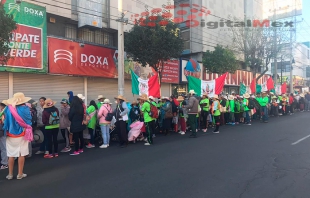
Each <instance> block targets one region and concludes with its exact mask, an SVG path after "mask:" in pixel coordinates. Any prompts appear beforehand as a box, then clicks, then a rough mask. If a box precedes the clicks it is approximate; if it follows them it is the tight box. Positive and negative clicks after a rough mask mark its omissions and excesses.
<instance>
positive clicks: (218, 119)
mask: <svg viewBox="0 0 310 198" xmlns="http://www.w3.org/2000/svg"><path fill="white" fill-rule="evenodd" d="M214 121H215V125H216V128H215V129H214V132H218V131H219V130H220V125H221V121H220V116H214Z"/></svg>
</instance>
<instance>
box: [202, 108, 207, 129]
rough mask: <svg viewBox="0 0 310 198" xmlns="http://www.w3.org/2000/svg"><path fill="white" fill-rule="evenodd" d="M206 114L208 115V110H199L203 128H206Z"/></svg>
mask: <svg viewBox="0 0 310 198" xmlns="http://www.w3.org/2000/svg"><path fill="white" fill-rule="evenodd" d="M208 115H209V111H201V116H202V127H203V129H206V128H207V123H208Z"/></svg>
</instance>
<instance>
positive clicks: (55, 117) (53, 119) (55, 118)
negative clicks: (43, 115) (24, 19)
mask: <svg viewBox="0 0 310 198" xmlns="http://www.w3.org/2000/svg"><path fill="white" fill-rule="evenodd" d="M49 124H50V125H56V124H59V116H58V114H57V112H56V111H54V112H51V114H50V119H49Z"/></svg>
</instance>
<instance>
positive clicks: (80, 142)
mask: <svg viewBox="0 0 310 198" xmlns="http://www.w3.org/2000/svg"><path fill="white" fill-rule="evenodd" d="M73 140H74V151H78V150H80V149H83V147H84V138H83V131H80V132H76V133H73Z"/></svg>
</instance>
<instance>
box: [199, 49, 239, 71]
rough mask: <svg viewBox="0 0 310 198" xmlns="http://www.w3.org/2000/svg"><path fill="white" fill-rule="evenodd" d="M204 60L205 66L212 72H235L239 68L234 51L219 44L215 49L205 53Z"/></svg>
mask: <svg viewBox="0 0 310 198" xmlns="http://www.w3.org/2000/svg"><path fill="white" fill-rule="evenodd" d="M202 62H203V66H204V68H205V69H206V70H207V71H208V72H211V73H218V74H223V73H225V72H229V73H235V71H236V70H237V69H238V68H239V64H238V62H237V60H236V57H235V54H234V52H233V51H232V50H230V49H228V48H224V47H222V46H220V45H217V46H216V47H215V48H214V51H209V50H208V51H206V52H205V53H204V54H203V57H202Z"/></svg>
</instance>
